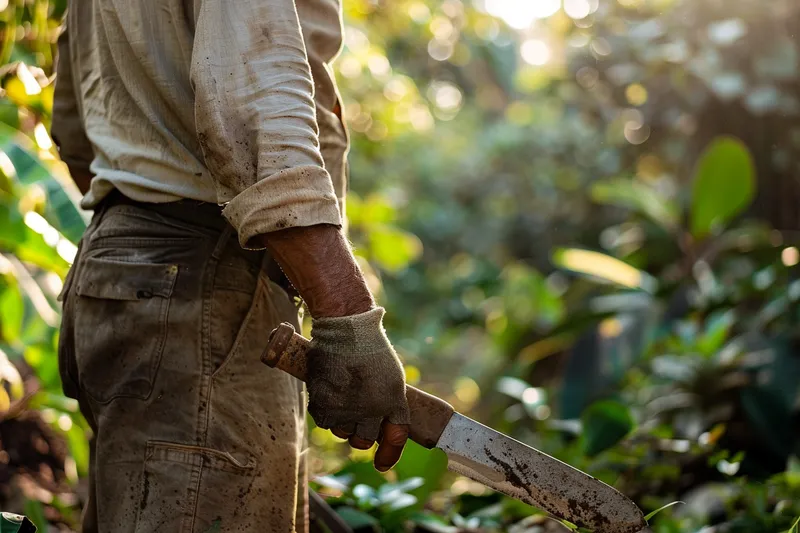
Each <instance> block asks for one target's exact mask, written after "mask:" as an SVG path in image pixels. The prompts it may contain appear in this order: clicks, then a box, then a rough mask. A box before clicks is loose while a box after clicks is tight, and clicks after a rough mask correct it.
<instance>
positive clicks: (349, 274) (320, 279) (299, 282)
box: [261, 225, 408, 471]
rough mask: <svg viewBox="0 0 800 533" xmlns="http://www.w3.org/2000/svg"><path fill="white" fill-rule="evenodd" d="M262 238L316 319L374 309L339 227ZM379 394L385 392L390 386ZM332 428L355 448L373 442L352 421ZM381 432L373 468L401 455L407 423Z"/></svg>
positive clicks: (383, 427) (385, 465) (383, 468)
mask: <svg viewBox="0 0 800 533" xmlns="http://www.w3.org/2000/svg"><path fill="white" fill-rule="evenodd" d="M261 239H262V242H263V243H264V245H265V246H266V247H267V249H268V250H269V252H270V254H271V255H272V257H273V258H275V260H276V261H278V263H279V264H280V265H281V268H282V269H283V271H284V273H285V274H286V276H287V277H288V278H289V280H290V281H291V282H292V284H293V285H294V287H295V288H296V289H297V291H298V292H299V293H300V294H301V295H302V296H303V298H304V300H305V302H306V305H307V306H308V308H309V312H310V313H311V316H312V317H314V319H315V320H317V319H320V318H336V317H347V316H352V315H361V314H363V313H367V312H369V311H371V310H373V309H375V307H376V306H375V300H374V299H373V297H372V294H371V293H370V291H369V288H367V284H366V281H365V280H364V276H363V274H362V272H361V269H360V268H359V267H358V264H357V263H356V261H355V258H354V257H353V254H352V252H351V251H350V247H349V245H348V243H347V240H346V239H345V237H344V235H343V234H342V231H341V230H340V229H338V228H336V227H334V226H326V225H318V226H311V227H304V228H291V229H287V230H282V231H277V232H273V233H269V234H267V235H264V236H262V237H261ZM379 394H381V395H382V396H385V397H389V396H390V391H388V390H387V391H379ZM371 401H372V400H371ZM332 431H333V433H334V434H335V435H336V436H337V437H340V438H343V439H348V440H349V442H350V445H351V446H353V447H354V448H358V449H368V448H370V447H371V446H372V444H373V440H374V439H370V438H362V437H360V436H358V435H356V434H355V433H354V431H353V428H352V427H351V428H347V427H338V428H333V429H332ZM381 433H382V439H381V443H380V446H379V447H378V450H377V451H376V453H375V458H374V463H375V468H377V469H378V470H380V471H386V470H388V469H389V468H391V467H392V466H394V464H395V463H397V461H398V460H399V459H400V455H401V454H402V451H403V446H404V445H405V442H406V440H407V439H408V426H407V425H405V424H393V423H390V422H388V421H386V422H384V423H382V424H381Z"/></svg>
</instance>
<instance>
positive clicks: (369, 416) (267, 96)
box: [191, 0, 409, 470]
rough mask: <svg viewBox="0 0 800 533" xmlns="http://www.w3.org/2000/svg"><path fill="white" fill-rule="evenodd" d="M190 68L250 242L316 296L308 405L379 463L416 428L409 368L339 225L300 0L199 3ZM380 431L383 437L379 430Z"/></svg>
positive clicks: (216, 158)
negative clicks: (373, 453)
mask: <svg viewBox="0 0 800 533" xmlns="http://www.w3.org/2000/svg"><path fill="white" fill-rule="evenodd" d="M199 4H200V5H199V9H198V11H197V13H196V19H197V20H196V26H195V42H194V47H193V51H192V58H193V61H192V69H191V77H192V83H193V86H194V88H195V118H196V127H197V136H198V143H199V145H200V148H201V149H202V151H203V155H204V157H205V161H206V165H207V166H208V167H209V170H210V171H211V175H212V176H213V177H214V180H215V182H216V183H215V184H216V188H217V198H218V201H219V203H220V204H226V207H225V209H224V210H223V215H224V216H225V217H226V218H227V219H228V221H229V222H230V223H231V224H232V225H233V226H234V228H235V229H236V230H237V232H238V235H239V241H240V243H241V244H242V246H244V247H248V248H262V247H267V248H268V249H269V251H270V253H271V254H272V256H273V257H274V258H275V260H276V261H277V262H278V263H279V264H280V266H281V268H282V269H283V270H284V272H285V273H286V275H287V277H288V278H289V280H290V281H291V282H292V283H293V285H294V286H295V287H296V288H297V290H298V292H299V293H300V295H301V296H302V297H303V299H304V300H305V301H306V302H307V304H308V306H309V310H310V312H311V315H312V318H313V321H312V337H313V339H312V345H313V348H314V349H313V350H312V354H311V355H310V357H311V359H310V362H309V379H308V382H307V383H308V391H309V412H310V413H311V415H312V416H313V417H314V420H315V421H316V422H317V425H319V426H320V427H323V428H330V429H332V430H333V431H334V433H335V434H336V435H338V436H340V437H343V438H349V440H350V443H351V445H352V446H354V447H357V448H367V447H369V446H371V445H372V443H373V442H374V441H375V440H376V439H378V440H381V445H380V446H379V449H378V451H377V452H376V456H375V464H376V467H377V468H378V469H380V470H386V469H388V468H389V467H391V466H392V465H393V464H394V463H395V462H396V461H397V459H398V458H399V456H400V453H401V451H402V448H403V444H404V443H405V441H406V438H407V435H408V428H407V424H408V420H409V413H408V405H407V403H406V400H405V377H404V375H403V370H402V365H401V364H400V362H399V360H398V358H397V355H396V353H395V351H394V349H393V348H392V346H391V344H390V343H389V340H388V339H387V338H386V335H385V332H384V330H383V326H382V318H383V309H382V308H379V307H376V306H375V303H374V300H373V298H372V295H371V294H370V292H369V290H368V288H367V285H366V283H365V282H364V277H363V275H362V273H361V271H360V269H359V268H358V265H357V263H356V262H355V258H354V257H353V254H352V252H351V251H350V248H349V246H348V243H347V241H346V239H345V238H344V235H343V234H342V232H341V229H340V228H341V223H342V221H341V215H340V213H339V207H338V201H337V198H336V196H335V194H334V191H333V185H332V183H331V178H330V176H329V175H328V172H327V171H326V170H325V167H324V163H323V159H322V155H321V153H320V150H319V140H318V131H317V123H316V112H315V106H314V98H313V97H314V86H313V82H312V79H311V71H310V67H309V65H308V61H307V58H306V54H305V45H304V42H303V36H302V33H301V30H300V24H299V22H298V18H297V12H296V10H295V5H294V2H293V1H292V0H240V1H236V2H232V1H230V0H200V2H199ZM381 433H382V435H383V438H382V439H379V434H381Z"/></svg>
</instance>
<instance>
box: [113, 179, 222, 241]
mask: <svg viewBox="0 0 800 533" xmlns="http://www.w3.org/2000/svg"><path fill="white" fill-rule="evenodd" d="M115 205H131V206H135V207H139V208H142V209H147V210H148V211H152V212H154V213H158V214H160V215H163V216H166V217H169V218H176V219H178V220H181V221H183V222H187V223H189V224H191V225H194V226H200V227H204V228H209V229H214V230H217V231H223V230H224V229H226V228H227V227H229V226H230V223H229V222H228V221H227V219H226V218H225V217H224V216H222V206H219V205H217V204H211V203H208V202H199V201H197V200H179V201H177V202H168V203H163V204H155V203H144V202H137V201H136V200H131V199H130V198H128V197H127V196H125V195H124V194H122V193H121V192H119V191H118V190H116V189H114V190H113V191H112V192H110V193H109V194H108V196H106V197H105V198H103V200H102V201H101V202H100V205H99V206H98V208H99V209H103V208H107V207H111V206H115Z"/></svg>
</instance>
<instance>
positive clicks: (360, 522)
mask: <svg viewBox="0 0 800 533" xmlns="http://www.w3.org/2000/svg"><path fill="white" fill-rule="evenodd" d="M336 512H337V513H338V515H339V516H340V517H341V518H342V520H344V521H345V523H346V524H347V525H348V526H350V527H351V528H353V529H361V528H365V529H366V528H371V529H372V530H373V531H377V530H378V527H379V526H380V523H379V522H378V519H377V518H375V517H374V516H371V515H368V514H367V513H365V512H363V511H358V510H356V509H353V508H352V507H340V508H338V509H336Z"/></svg>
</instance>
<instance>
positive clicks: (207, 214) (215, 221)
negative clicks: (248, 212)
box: [97, 189, 299, 297]
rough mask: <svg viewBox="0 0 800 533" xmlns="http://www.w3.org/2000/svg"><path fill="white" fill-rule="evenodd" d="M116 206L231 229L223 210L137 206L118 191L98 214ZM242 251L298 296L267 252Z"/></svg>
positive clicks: (201, 205) (196, 204) (180, 204)
mask: <svg viewBox="0 0 800 533" xmlns="http://www.w3.org/2000/svg"><path fill="white" fill-rule="evenodd" d="M115 205H130V206H134V207H138V208H140V209H147V210H148V211H152V212H154V213H158V214H160V215H162V216H165V217H167V218H174V219H177V220H180V221H181V222H185V223H187V224H191V225H194V226H198V227H203V228H208V229H211V230H215V231H219V232H222V231H224V230H226V229H228V228H230V227H231V225H230V223H229V222H228V220H227V219H226V218H225V217H224V216H222V206H219V205H216V204H212V203H208V202H200V201H197V200H179V201H177V202H168V203H163V204H155V203H145V202H137V201H136V200H131V199H130V198H128V197H127V196H125V195H124V194H122V193H121V192H119V191H118V190H116V189H115V190H114V191H112V192H111V193H109V194H108V196H106V197H105V198H104V199H103V200H102V202H100V205H98V206H97V210H98V211H99V210H100V209H107V208H109V207H113V206H115ZM234 238H235V237H234ZM237 246H238V244H237ZM240 251H241V253H242V255H244V256H245V257H249V258H251V259H252V260H253V261H254V262H261V264H262V265H264V268H265V269H266V273H267V275H268V276H269V278H270V279H271V280H272V281H274V282H275V283H277V284H278V285H279V286H280V287H281V288H282V289H283V290H284V291H286V292H287V294H289V296H290V297H298V296H299V294H298V293H297V291H296V290H295V288H294V286H293V285H292V284H291V282H290V281H289V279H288V278H287V277H286V274H284V273H283V270H281V268H280V265H278V263H277V261H275V260H273V259H272V258H271V257H269V252H267V251H266V250H245V249H243V248H242V249H240Z"/></svg>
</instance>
